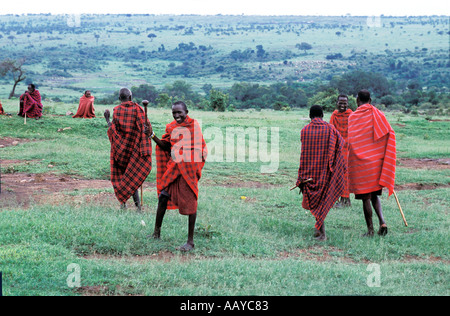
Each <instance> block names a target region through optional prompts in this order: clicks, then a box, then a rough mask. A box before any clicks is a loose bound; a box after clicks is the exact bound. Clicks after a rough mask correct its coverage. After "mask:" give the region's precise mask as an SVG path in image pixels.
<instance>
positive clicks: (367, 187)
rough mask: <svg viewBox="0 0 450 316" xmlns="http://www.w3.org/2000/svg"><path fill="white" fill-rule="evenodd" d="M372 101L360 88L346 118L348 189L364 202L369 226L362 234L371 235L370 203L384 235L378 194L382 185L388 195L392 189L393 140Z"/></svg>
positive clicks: (394, 149)
mask: <svg viewBox="0 0 450 316" xmlns="http://www.w3.org/2000/svg"><path fill="white" fill-rule="evenodd" d="M371 101H372V100H371V98H370V92H369V91H367V90H361V91H359V92H358V98H357V99H356V102H357V104H358V108H357V109H356V111H355V112H353V114H352V115H350V117H349V119H348V143H349V156H348V166H349V171H348V178H349V190H350V192H351V193H354V194H355V199H359V200H362V201H363V210H364V217H365V219H366V224H367V229H368V231H367V233H366V234H364V236H373V234H374V230H373V223H372V207H371V204H372V206H373V208H374V209H375V213H376V214H377V216H378V220H379V223H380V229H379V231H378V234H379V235H381V236H384V235H386V234H387V232H388V229H387V225H386V222H385V220H384V217H383V211H382V208H381V202H380V199H379V198H378V196H379V195H381V189H382V188H383V187H386V188H387V189H388V190H389V195H391V194H392V193H393V192H394V184H395V164H396V159H397V158H396V142H395V133H394V130H393V129H392V127H391V125H390V124H389V122H388V121H387V119H386V117H385V116H384V114H383V112H381V111H380V110H378V109H377V108H376V107H374V106H373V105H371V104H370V103H371Z"/></svg>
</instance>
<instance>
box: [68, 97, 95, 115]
mask: <svg viewBox="0 0 450 316" xmlns="http://www.w3.org/2000/svg"><path fill="white" fill-rule="evenodd" d="M94 99H95V98H94V96H91V97H89V98H88V97H86V96H85V95H83V96H82V97H81V98H80V104H79V106H78V110H77V113H76V114H75V115H74V116H72V117H73V118H75V117H81V118H88V119H90V118H93V117H95V109H94Z"/></svg>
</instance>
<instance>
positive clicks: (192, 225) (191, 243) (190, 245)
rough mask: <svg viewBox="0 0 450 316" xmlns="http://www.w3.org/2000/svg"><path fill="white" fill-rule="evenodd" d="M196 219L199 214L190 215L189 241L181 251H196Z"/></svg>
mask: <svg viewBox="0 0 450 316" xmlns="http://www.w3.org/2000/svg"><path fill="white" fill-rule="evenodd" d="M196 219H197V214H192V215H189V227H188V240H187V242H186V243H185V244H184V245H183V246H181V247H180V250H181V251H191V250H192V249H194V229H195V221H196Z"/></svg>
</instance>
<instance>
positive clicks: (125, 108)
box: [0, 84, 396, 251]
mask: <svg viewBox="0 0 450 316" xmlns="http://www.w3.org/2000/svg"><path fill="white" fill-rule="evenodd" d="M94 99H95V98H94V96H92V95H91V92H90V91H89V90H87V91H85V93H84V95H83V96H82V97H81V98H80V103H79V108H78V111H77V113H76V114H75V115H74V116H73V117H74V118H75V117H83V118H93V117H95V110H94ZM119 99H120V101H121V104H120V105H118V106H116V107H115V108H114V112H113V119H112V121H110V116H111V114H110V112H109V110H106V111H105V113H104V116H105V119H106V122H107V124H108V133H107V134H108V137H109V140H110V143H111V152H110V169H111V182H112V185H113V188H114V193H115V196H116V198H117V200H118V201H119V202H120V205H121V207H122V208H125V207H126V202H127V201H128V200H129V199H130V197H133V200H134V203H135V205H136V207H137V208H138V210H141V201H140V199H139V188H142V184H143V183H144V181H145V179H146V178H147V176H148V175H149V174H150V171H151V169H152V145H151V140H152V139H153V141H154V142H155V143H156V147H155V148H156V149H155V150H156V162H157V175H156V182H157V193H158V207H157V213H156V221H155V228H154V233H153V235H152V237H153V238H156V239H159V238H160V235H161V226H162V222H163V218H164V215H165V213H166V210H167V209H178V210H179V213H180V214H182V215H187V216H188V217H189V221H188V240H187V242H186V244H184V245H183V246H181V247H180V250H182V251H189V250H192V249H194V239H193V236H194V228H195V222H196V217H197V205H198V181H199V180H200V178H201V174H202V169H203V166H204V164H205V161H206V156H207V148H206V143H205V140H204V139H203V135H202V131H201V128H200V126H199V124H198V122H197V121H196V120H195V119H192V118H190V117H189V115H188V113H189V111H188V109H187V107H186V104H185V103H184V102H182V101H178V102H175V103H174V104H173V105H172V116H173V118H174V120H173V121H172V122H171V123H169V124H167V126H166V130H165V133H164V135H163V136H162V137H161V138H158V137H157V136H156V135H155V133H154V132H153V130H152V125H151V123H150V121H149V120H148V117H147V109H146V105H145V112H144V110H143V109H142V107H141V106H140V105H139V104H137V103H135V102H133V101H132V93H131V91H130V90H129V89H128V88H122V89H121V90H120V92H119ZM356 101H357V105H358V108H357V109H356V110H355V111H354V112H353V111H352V110H351V109H350V108H349V107H348V97H347V96H346V95H339V97H338V100H337V109H336V110H335V111H334V112H333V113H332V115H331V119H330V123H328V122H325V121H324V120H323V109H322V107H321V106H319V105H313V106H312V107H311V108H310V119H311V122H310V123H309V124H308V125H306V126H305V127H304V128H303V129H302V130H301V135H300V138H301V154H300V165H299V170H298V178H297V182H296V186H297V187H299V188H300V193H302V194H303V201H302V207H303V208H305V209H308V210H310V211H311V213H312V214H313V216H314V217H315V219H316V223H315V227H314V236H315V237H316V239H318V240H326V239H327V237H326V232H325V223H324V221H325V218H326V216H327V214H328V212H329V211H330V209H331V208H332V207H347V206H350V193H353V194H354V195H355V199H356V200H362V204H363V212H364V217H365V221H366V224H367V233H366V234H365V236H373V235H374V227H373V221H372V207H373V209H374V210H375V213H376V215H377V217H378V220H379V226H380V228H379V231H378V234H379V235H382V236H384V235H386V234H387V232H388V228H387V225H386V222H385V220H384V217H383V211H382V207H381V202H380V198H379V196H380V195H381V193H382V189H383V188H384V187H385V188H387V189H388V192H389V196H390V195H391V194H392V193H393V191H394V183H395V166H396V140H395V133H394V130H393V129H392V127H391V126H390V124H389V122H388V121H387V119H386V117H385V115H384V114H383V113H382V112H381V111H380V110H378V109H377V108H376V107H374V106H373V105H372V104H371V98H370V93H369V91H367V90H361V91H359V93H358V97H357V100H356ZM144 102H145V101H144ZM42 108H43V106H42V103H41V96H40V93H39V91H38V90H36V88H35V86H34V85H33V84H30V85H28V90H27V91H26V92H25V93H24V94H22V95H21V96H20V110H19V113H18V115H20V116H23V117H25V116H26V117H29V118H36V119H39V118H40V117H41V116H42ZM0 114H5V113H4V111H3V108H2V107H1V103H0ZM339 198H340V201H339V202H338V203H336V202H337V201H338V200H339Z"/></svg>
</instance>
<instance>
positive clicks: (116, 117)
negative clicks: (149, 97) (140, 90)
mask: <svg viewBox="0 0 450 316" xmlns="http://www.w3.org/2000/svg"><path fill="white" fill-rule="evenodd" d="M119 98H120V100H121V102H122V103H121V104H120V105H119V106H116V107H115V108H114V113H113V120H112V123H111V122H110V121H109V118H110V113H109V110H106V111H105V118H106V122H107V123H108V126H109V128H108V137H109V141H110V142H111V156H110V163H111V182H112V185H113V187H114V194H115V195H116V198H117V200H119V202H120V204H121V207H122V208H125V207H126V202H127V200H128V199H129V198H130V197H131V196H133V199H134V203H135V205H136V207H137V208H138V210H139V211H140V210H141V203H140V200H139V192H138V189H139V187H140V186H142V184H143V183H144V181H145V179H146V178H147V176H148V175H149V173H150V171H151V170H152V144H151V141H150V139H149V137H148V135H149V134H150V133H151V125H150V122H149V121H148V120H146V118H145V114H144V110H143V109H142V108H141V107H140V106H139V104H137V103H134V102H133V101H131V100H132V94H131V91H130V90H129V89H127V88H122V89H121V90H120V92H119Z"/></svg>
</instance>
